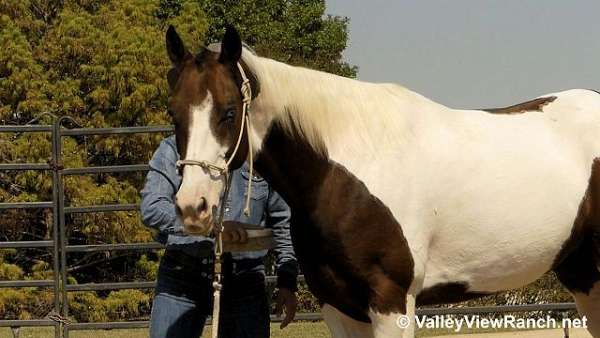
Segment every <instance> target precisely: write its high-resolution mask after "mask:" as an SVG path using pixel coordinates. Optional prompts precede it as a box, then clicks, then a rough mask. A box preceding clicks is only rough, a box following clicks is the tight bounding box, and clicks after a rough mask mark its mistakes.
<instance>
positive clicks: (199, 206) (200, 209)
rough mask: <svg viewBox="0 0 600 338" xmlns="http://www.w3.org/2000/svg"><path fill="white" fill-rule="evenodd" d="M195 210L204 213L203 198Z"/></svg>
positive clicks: (204, 201)
mask: <svg viewBox="0 0 600 338" xmlns="http://www.w3.org/2000/svg"><path fill="white" fill-rule="evenodd" d="M196 210H198V212H203V211H206V199H205V198H204V197H202V198H200V202H199V203H198V206H197V207H196Z"/></svg>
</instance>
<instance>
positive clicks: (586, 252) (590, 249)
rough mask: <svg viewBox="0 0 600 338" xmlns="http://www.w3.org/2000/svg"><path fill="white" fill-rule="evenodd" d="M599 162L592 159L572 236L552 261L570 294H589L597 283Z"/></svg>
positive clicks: (599, 201)
mask: <svg viewBox="0 0 600 338" xmlns="http://www.w3.org/2000/svg"><path fill="white" fill-rule="evenodd" d="M599 266H600V158H596V159H594V162H593V163H592V170H591V174H590V179H589V183H588V188H587V191H586V192H585V195H584V196H583V199H582V201H581V203H580V205H579V211H578V213H577V217H576V218H575V222H574V223H573V229H572V231H571V236H570V237H569V239H568V240H567V241H566V242H565V243H564V244H563V246H562V248H561V250H560V252H559V254H558V255H557V256H556V258H555V260H554V265H553V269H554V271H555V272H556V275H557V277H558V279H559V280H560V281H561V282H562V283H563V285H564V286H565V287H566V288H567V289H569V291H572V292H573V291H576V292H583V293H586V294H587V293H589V291H590V290H591V289H592V288H593V287H594V283H596V282H598V281H600V271H599V269H600V268H599Z"/></svg>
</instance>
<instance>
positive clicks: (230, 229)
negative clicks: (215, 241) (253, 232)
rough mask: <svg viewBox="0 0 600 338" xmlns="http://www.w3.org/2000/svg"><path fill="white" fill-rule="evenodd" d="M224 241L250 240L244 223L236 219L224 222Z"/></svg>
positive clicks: (244, 241)
mask: <svg viewBox="0 0 600 338" xmlns="http://www.w3.org/2000/svg"><path fill="white" fill-rule="evenodd" d="M223 241H224V242H229V243H241V244H244V243H246V242H248V232H246V229H244V224H243V223H239V222H235V221H225V222H223Z"/></svg>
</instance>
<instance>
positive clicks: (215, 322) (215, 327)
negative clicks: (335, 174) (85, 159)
mask: <svg viewBox="0 0 600 338" xmlns="http://www.w3.org/2000/svg"><path fill="white" fill-rule="evenodd" d="M237 68H238V70H239V71H240V75H241V77H242V85H241V87H240V92H241V94H242V124H241V126H240V132H239V134H238V138H237V142H236V144H235V147H234V148H233V152H232V153H231V155H230V156H229V159H228V160H227V161H226V162H225V165H223V166H220V165H218V164H214V163H210V162H208V161H196V160H179V161H177V163H176V166H177V168H179V169H182V168H183V167H185V166H186V165H197V166H200V167H201V168H202V169H204V170H206V171H208V172H209V173H210V172H211V171H213V172H216V173H217V174H218V176H224V177H225V188H224V190H223V194H222V196H221V200H220V202H219V217H218V218H217V222H216V223H215V224H214V229H215V269H214V278H215V279H214V281H213V288H214V290H215V291H214V294H213V296H214V297H213V315H212V337H213V338H217V337H218V331H219V312H220V303H221V301H220V300H221V289H222V288H223V285H222V284H221V278H222V269H221V256H222V254H223V218H224V213H225V208H224V205H225V202H226V201H227V197H228V195H229V188H230V186H231V179H230V176H229V166H230V165H231V162H232V161H233V159H234V157H235V155H236V154H237V152H238V151H239V149H240V144H241V143H242V137H243V135H244V127H245V128H246V132H247V135H248V162H249V166H250V170H249V176H250V177H249V179H248V190H247V194H246V203H245V206H244V215H246V217H249V216H250V196H251V194H252V177H253V176H254V163H253V162H254V160H253V154H252V143H251V142H250V117H249V116H248V111H249V108H250V102H251V101H252V88H251V87H250V80H248V77H247V76H246V73H245V72H244V68H242V66H241V65H240V64H239V63H238V64H237Z"/></svg>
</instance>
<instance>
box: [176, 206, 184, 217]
mask: <svg viewBox="0 0 600 338" xmlns="http://www.w3.org/2000/svg"><path fill="white" fill-rule="evenodd" d="M175 212H176V213H177V215H178V216H181V215H182V214H183V212H181V207H180V206H179V204H175Z"/></svg>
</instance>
